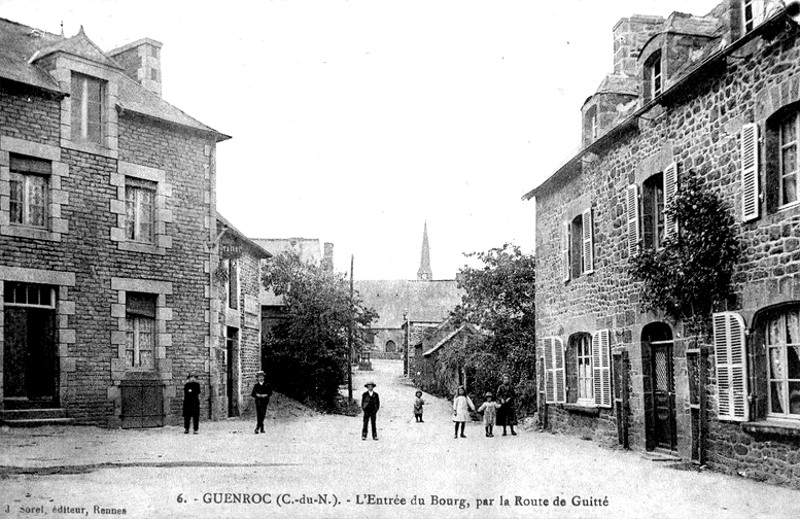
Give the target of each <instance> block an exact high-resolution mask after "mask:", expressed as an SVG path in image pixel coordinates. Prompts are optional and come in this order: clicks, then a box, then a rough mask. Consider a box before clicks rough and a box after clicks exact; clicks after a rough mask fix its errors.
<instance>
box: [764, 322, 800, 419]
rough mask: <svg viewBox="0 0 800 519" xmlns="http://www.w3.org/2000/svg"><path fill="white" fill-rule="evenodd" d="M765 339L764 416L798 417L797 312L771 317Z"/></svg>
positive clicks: (799, 331) (799, 344)
mask: <svg viewBox="0 0 800 519" xmlns="http://www.w3.org/2000/svg"><path fill="white" fill-rule="evenodd" d="M765 337H766V346H767V380H768V382H769V391H768V393H767V395H768V399H769V400H768V404H767V409H768V414H767V416H769V417H776V418H800V309H793V310H790V311H787V312H784V313H781V314H779V315H774V316H772V317H771V318H770V319H769V320H768V321H767V325H766V334H765Z"/></svg>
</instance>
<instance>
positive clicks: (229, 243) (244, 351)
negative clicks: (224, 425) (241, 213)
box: [209, 213, 272, 418]
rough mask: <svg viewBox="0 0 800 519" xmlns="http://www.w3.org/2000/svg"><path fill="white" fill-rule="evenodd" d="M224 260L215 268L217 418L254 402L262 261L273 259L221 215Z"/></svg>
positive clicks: (221, 255) (214, 412) (213, 393)
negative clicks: (251, 393)
mask: <svg viewBox="0 0 800 519" xmlns="http://www.w3.org/2000/svg"><path fill="white" fill-rule="evenodd" d="M217 240H218V243H219V247H218V249H219V263H218V264H217V266H216V270H215V271H214V277H213V279H214V292H213V294H214V299H213V302H212V305H213V307H214V311H215V315H216V319H214V322H215V324H216V326H215V329H214V331H213V333H212V337H214V338H215V339H214V341H212V345H213V346H212V348H213V354H212V359H213V362H212V363H211V373H210V376H209V378H210V385H209V392H210V394H211V398H210V401H211V407H212V408H211V416H212V417H213V418H219V417H233V416H240V415H241V414H243V413H247V412H249V411H250V409H251V408H252V406H253V402H252V398H250V392H249V390H250V389H251V388H252V386H253V384H255V382H256V373H258V371H260V370H261V369H263V365H262V361H261V304H260V302H259V296H260V293H261V292H262V290H263V288H262V283H261V262H262V261H263V260H266V259H267V258H270V257H272V254H270V253H269V252H268V251H266V250H265V249H264V248H263V247H261V246H260V245H258V244H256V243H255V242H254V241H252V240H250V239H249V238H247V237H246V236H245V235H244V234H242V232H241V231H239V230H238V229H237V228H236V227H234V226H233V225H232V224H231V223H230V222H229V221H228V220H226V219H225V218H223V217H222V216H221V215H220V214H219V213H217Z"/></svg>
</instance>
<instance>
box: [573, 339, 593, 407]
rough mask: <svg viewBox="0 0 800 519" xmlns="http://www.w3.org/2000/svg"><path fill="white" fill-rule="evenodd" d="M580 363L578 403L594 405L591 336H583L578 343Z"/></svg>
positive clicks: (578, 360) (577, 352)
mask: <svg viewBox="0 0 800 519" xmlns="http://www.w3.org/2000/svg"><path fill="white" fill-rule="evenodd" d="M575 346H576V347H577V351H576V354H577V363H578V403H583V402H589V403H592V404H594V392H593V382H592V339H591V337H590V336H589V334H582V335H581V336H580V337H579V338H578V340H577V341H576V344H575Z"/></svg>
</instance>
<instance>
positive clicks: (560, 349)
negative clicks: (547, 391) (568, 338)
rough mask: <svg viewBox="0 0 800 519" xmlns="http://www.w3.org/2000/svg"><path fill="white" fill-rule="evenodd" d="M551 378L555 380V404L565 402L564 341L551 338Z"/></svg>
mask: <svg viewBox="0 0 800 519" xmlns="http://www.w3.org/2000/svg"><path fill="white" fill-rule="evenodd" d="M553 378H554V379H555V392H556V394H555V397H556V402H557V403H560V404H563V403H566V402H567V374H566V370H565V369H564V341H562V340H561V339H560V338H558V337H553Z"/></svg>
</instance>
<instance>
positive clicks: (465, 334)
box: [411, 319, 480, 396]
mask: <svg viewBox="0 0 800 519" xmlns="http://www.w3.org/2000/svg"><path fill="white" fill-rule="evenodd" d="M476 335H480V331H479V330H478V329H477V328H476V327H475V326H473V325H472V324H470V323H464V324H462V325H460V326H455V325H454V324H453V323H452V321H451V320H450V319H447V320H445V321H443V322H442V323H440V324H439V325H438V326H436V327H434V328H429V329H427V330H426V331H425V332H424V333H423V335H422V337H421V338H420V339H419V340H417V341H416V342H415V343H414V344H413V347H414V350H415V353H414V358H415V359H416V363H415V370H414V372H413V373H412V375H411V378H412V380H413V381H414V385H415V386H417V387H418V388H420V389H422V390H424V391H426V392H428V393H432V394H436V395H442V396H452V395H453V394H455V392H456V389H457V388H458V386H462V385H463V386H466V387H467V391H469V381H468V379H467V373H466V370H465V369H464V367H463V366H460V367H456V368H454V369H453V368H451V369H449V370H445V369H444V368H443V366H442V365H441V364H440V361H439V357H440V355H441V353H442V352H443V351H444V350H445V349H447V348H450V347H454V346H458V345H462V344H464V343H465V342H466V341H468V340H470V338H471V337H474V336H476Z"/></svg>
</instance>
